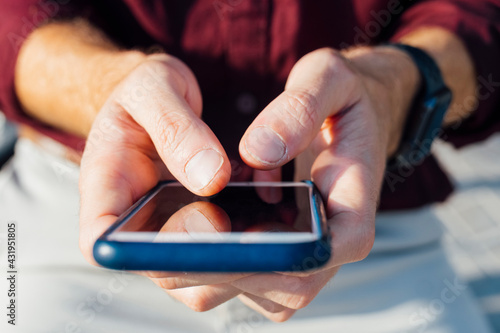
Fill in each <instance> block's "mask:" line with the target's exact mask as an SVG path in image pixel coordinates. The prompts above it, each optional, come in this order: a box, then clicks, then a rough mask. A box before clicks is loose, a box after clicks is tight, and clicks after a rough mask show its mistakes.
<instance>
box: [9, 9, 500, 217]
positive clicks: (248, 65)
mask: <svg viewBox="0 0 500 333" xmlns="http://www.w3.org/2000/svg"><path fill="white" fill-rule="evenodd" d="M407 3H410V4H409V5H408V4H407ZM77 16H79V17H85V18H87V19H88V20H89V21H91V22H92V23H93V24H95V25H96V26H98V27H99V28H101V29H102V30H103V31H104V32H105V33H107V34H108V36H109V37H110V38H112V39H113V40H114V41H115V42H117V43H118V44H119V45H121V46H123V47H125V48H141V49H154V50H158V49H161V50H164V51H165V52H168V53H169V54H172V55H175V56H177V57H179V58H180V59H181V60H183V61H184V62H185V63H186V64H187V65H188V66H189V67H190V68H191V69H192V70H193V72H194V73H195V75H196V77H197V79H198V82H199V84H200V87H201V91H202V94H203V104H204V111H203V112H204V113H203V118H204V120H205V121H206V122H207V124H208V125H209V126H210V127H211V128H212V130H213V131H214V132H215V134H216V135H217V136H218V138H219V139H220V141H221V142H222V144H223V146H224V147H225V149H226V151H227V153H228V155H229V157H230V158H231V159H232V160H233V164H234V167H233V171H234V173H235V174H237V173H239V174H240V176H241V175H245V174H248V170H246V169H245V167H244V166H243V165H242V164H241V163H242V162H241V160H240V158H239V154H238V142H239V140H240V138H241V136H242V135H243V133H244V131H245V129H246V128H247V126H248V125H249V124H250V123H251V121H252V120H253V119H254V118H255V116H256V115H257V114H258V113H259V112H260V111H261V110H262V109H263V108H264V107H265V106H266V105H267V104H268V103H269V102H270V101H271V100H272V99H273V98H275V97H276V96H277V95H278V94H280V93H281V92H282V91H283V88H284V84H285V81H286V79H287V76H288V73H289V72H290V69H291V68H292V66H293V65H294V64H295V62H296V61H297V60H298V59H299V58H300V57H301V56H303V55H304V54H306V53H308V52H310V51H313V50H315V49H318V48H321V47H325V46H328V47H333V48H345V47H348V46H350V45H354V44H378V43H381V42H384V41H389V40H397V39H398V37H400V36H402V35H404V34H406V33H408V32H410V31H412V30H415V29H417V28H419V27H422V26H439V27H443V28H445V29H448V30H450V31H452V32H454V33H455V34H456V35H458V36H459V37H460V38H461V39H462V40H463V41H464V43H465V45H466V47H467V48H468V50H469V52H470V54H471V56H472V58H473V61H474V64H475V67H476V72H477V77H478V87H479V99H480V104H479V107H478V109H477V111H476V112H475V113H474V114H473V116H471V117H470V118H469V119H467V120H466V121H464V122H462V123H461V124H460V125H459V126H456V127H452V128H448V129H446V130H445V131H444V132H443V135H441V138H443V139H445V140H447V141H449V142H451V143H452V144H454V145H455V146H457V147H460V146H463V145H465V144H468V143H470V142H474V141H478V140H481V139H484V138H486V137H488V136H489V135H490V134H492V133H493V132H496V131H498V130H500V112H499V111H500V110H498V106H499V100H500V93H499V90H500V89H498V88H499V86H500V2H499V1H494V0H484V1H479V0H456V1H451V0H435V1H432V0H428V1H425V0H424V1H416V0H414V1H407V2H406V1H399V0H389V1H387V0H353V1H348V0H336V1H332V0H324V1H319V0H314V1H311V0H303V1H300V0H275V1H271V0H198V1H187V0H175V1H160V0H144V1H132V0H122V1H120V0H114V1H112V0H108V1H97V0H95V1H79V0H38V1H36V0H17V1H8V0H5V1H1V9H0V73H1V74H0V109H1V110H3V112H4V113H5V114H6V115H7V117H9V118H10V119H12V120H14V121H17V122H21V123H24V124H27V125H29V126H32V127H34V128H36V129H37V130H39V131H40V132H42V133H44V134H46V135H48V136H50V137H52V138H54V139H56V140H58V141H60V142H62V143H64V144H66V145H68V146H70V147H73V148H76V149H79V150H82V149H83V147H84V140H83V139H82V138H78V137H75V136H72V135H69V134H67V133H64V132H62V131H60V130H58V129H55V128H52V127H50V126H47V125H45V124H42V123H40V122H39V121H37V120H35V119H33V118H30V117H29V116H27V115H26V114H25V113H24V112H23V111H22V110H21V108H20V106H19V102H18V100H17V98H16V96H15V93H14V88H13V76H14V67H15V63H16V58H17V54H18V51H19V48H20V46H21V45H22V42H23V40H24V39H25V37H26V36H27V35H28V34H29V33H30V32H31V31H32V30H33V29H34V28H35V27H36V26H38V25H40V24H41V23H43V22H44V21H46V20H50V19H61V18H73V17H77ZM234 161H236V162H234ZM406 171H407V172H406V173H405V174H404V175H398V177H399V176H402V177H401V178H387V179H386V180H385V181H384V188H383V191H382V198H381V209H405V208H411V207H418V206H421V205H423V204H426V203H430V202H435V201H441V200H444V199H445V198H446V196H447V195H448V194H449V193H450V192H451V191H452V186H451V184H450V182H449V180H448V178H447V177H446V175H445V174H444V173H443V172H442V171H441V169H440V168H439V166H438V164H437V163H436V160H435V159H434V158H433V157H432V156H431V157H429V158H427V159H426V160H425V162H424V163H423V164H421V165H420V166H418V167H416V168H415V169H410V170H406ZM290 173H291V170H290V168H289V169H288V172H287V175H288V177H290Z"/></svg>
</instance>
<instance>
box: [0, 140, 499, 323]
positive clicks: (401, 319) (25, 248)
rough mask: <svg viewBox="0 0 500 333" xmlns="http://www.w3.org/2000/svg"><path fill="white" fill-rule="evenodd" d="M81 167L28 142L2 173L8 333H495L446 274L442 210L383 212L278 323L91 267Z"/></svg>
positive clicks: (0, 248)
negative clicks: (11, 250) (319, 285)
mask: <svg viewBox="0 0 500 333" xmlns="http://www.w3.org/2000/svg"><path fill="white" fill-rule="evenodd" d="M78 172H79V170H78V167H77V166H76V165H73V164H71V163H70V162H67V161H66V160H62V159H60V158H58V157H55V156H53V155H50V154H48V153H46V152H44V151H41V150H40V149H39V148H38V147H36V146H35V145H33V144H32V143H31V142H29V141H26V140H22V139H21V140H20V141H19V142H18V143H17V146H16V153H15V155H14V157H13V158H12V159H11V161H10V162H9V163H8V164H7V165H6V166H5V167H4V168H3V169H2V171H1V172H0V269H1V274H2V278H0V304H1V305H2V306H1V308H2V309H3V310H2V311H3V312H0V318H2V319H1V320H0V321H1V322H0V328H1V329H0V331H1V332H37V333H38V332H50V333H59V332H61V333H62V332H92V333H98V332H182V333H185V332H196V333H200V332H203V333H204V332H208V333H210V332H238V333H239V332H241V333H247V332H248V333H263V332H277V333H279V332H290V333H292V332H300V333H305V332H380V333H382V332H384V333H389V332H394V333H404V332H429V333H430V332H432V333H437V332H439V333H445V332H446V333H449V332H458V333H460V332H464V333H470V332H474V333H487V332H491V330H490V329H489V327H488V324H487V323H486V320H485V319H484V317H483V315H482V313H481V312H480V310H479V308H478V306H477V304H476V302H475V300H474V299H473V297H472V296H471V293H470V291H469V288H468V287H467V285H465V284H463V283H462V282H461V281H460V280H459V279H458V278H457V276H456V274H455V273H454V271H453V270H452V269H451V267H450V265H449V264H448V262H447V260H446V257H445V254H444V251H443V247H442V245H441V227H440V223H439V221H438V219H437V217H436V213H435V212H436V210H437V209H439V207H435V206H430V207H425V208H422V209H418V210H412V211H404V212H393V213H380V214H378V216H377V222H376V223H377V224H376V225H377V229H376V240H375V245H374V248H373V250H372V252H371V254H370V255H369V256H368V258H367V259H365V260H363V261H362V262H359V263H354V264H349V265H345V266H344V267H343V268H342V269H341V270H340V272H339V274H337V276H336V277H335V278H334V279H333V280H332V281H330V282H329V283H328V284H327V285H326V286H325V288H323V290H322V291H321V292H320V294H319V295H318V296H317V297H316V298H315V300H314V301H313V302H312V303H311V304H310V305H309V306H308V307H306V308H305V309H302V310H299V311H298V312H297V313H296V314H295V316H294V317H292V319H290V320H289V321H287V322H285V323H279V324H277V323H272V322H270V321H268V320H267V319H265V318H264V317H263V316H261V315H259V314H257V313H255V312H253V311H252V310H250V309H248V308H246V307H245V306H244V305H242V304H241V303H240V302H239V301H238V300H232V301H230V302H227V303H225V304H223V305H221V306H219V307H217V308H215V309H213V310H211V311H208V312H205V313H195V312H193V311H191V310H190V309H189V308H187V307H186V306H184V305H183V304H181V303H179V302H177V301H174V300H172V299H171V298H170V297H169V296H168V295H167V294H166V293H164V292H163V291H162V290H161V289H159V288H158V287H157V286H155V285H154V284H153V283H152V282H150V281H149V280H148V279H146V278H143V277H140V276H136V275H133V274H129V273H124V272H119V271H111V270H106V269H102V268H97V267H93V266H91V265H90V264H88V263H87V262H86V261H85V260H84V259H83V257H82V255H81V254H80V251H79V248H78V204H79V202H78V201H79V194H78V186H77V183H78ZM10 222H15V223H16V226H17V231H16V233H17V244H16V251H17V270H18V273H17V284H16V288H15V289H16V326H13V325H10V324H8V323H7V321H8V320H9V317H7V313H8V311H9V310H8V309H7V308H6V306H5V305H7V301H8V299H7V291H8V289H9V281H7V277H8V276H7V271H8V266H7V244H6V240H7V230H8V228H7V224H8V223H10Z"/></svg>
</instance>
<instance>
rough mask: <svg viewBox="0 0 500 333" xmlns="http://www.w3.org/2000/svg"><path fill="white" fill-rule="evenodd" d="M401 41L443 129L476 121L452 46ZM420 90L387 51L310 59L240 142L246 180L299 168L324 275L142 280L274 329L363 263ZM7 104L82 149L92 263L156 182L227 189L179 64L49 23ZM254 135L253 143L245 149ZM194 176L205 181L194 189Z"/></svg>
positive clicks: (467, 72)
mask: <svg viewBox="0 0 500 333" xmlns="http://www.w3.org/2000/svg"><path fill="white" fill-rule="evenodd" d="M401 41H402V42H404V43H407V44H410V45H414V46H418V47H421V48H422V49H424V50H426V51H427V52H428V53H429V54H431V55H432V56H433V57H434V58H435V60H436V61H437V63H438V65H439V66H440V68H441V71H442V73H443V77H444V80H445V81H446V83H447V84H448V86H449V87H450V88H451V90H452V91H453V96H454V97H453V102H452V105H453V107H451V108H450V109H449V110H448V113H447V115H446V118H445V122H444V126H447V125H449V124H451V123H454V122H457V121H460V120H462V119H464V118H465V117H467V116H468V115H469V113H470V112H472V110H467V109H464V108H463V107H461V106H462V105H470V103H467V104H465V103H464V101H465V100H466V98H468V97H469V98H470V96H475V88H476V87H475V79H474V78H475V73H474V68H473V64H472V62H471V59H470V57H469V55H468V53H467V50H466V49H465V47H464V45H463V44H462V42H461V41H460V40H459V39H458V38H457V37H456V36H454V35H453V34H451V33H449V32H447V31H445V30H442V29H440V28H434V27H426V28H422V29H420V30H417V31H415V32H413V33H411V34H409V35H406V36H404V37H403V38H402V40H401ZM450 59H452V61H450ZM47 82H50V84H47ZM419 85H420V79H419V75H418V71H417V69H416V67H415V65H414V64H413V63H412V61H411V59H410V58H409V57H408V56H407V55H406V54H405V53H403V52H401V51H399V50H396V49H394V48H390V47H361V48H355V49H352V50H348V51H344V52H339V51H336V50H333V49H320V50H316V51H313V52H311V53H309V54H307V55H306V56H304V57H303V58H302V59H300V60H299V61H298V62H297V63H296V65H295V66H294V68H293V69H292V71H291V73H290V75H289V77H288V81H287V84H286V88H285V90H284V92H283V93H282V94H281V95H279V96H278V97H277V98H276V99H275V100H274V101H273V102H271V103H270V104H269V105H268V106H267V107H266V108H265V109H264V110H263V111H262V112H261V113H260V114H259V116H258V117H257V118H256V119H255V120H254V122H253V123H252V124H251V125H250V127H249V128H248V130H247V131H246V133H245V134H244V136H243V137H242V138H241V142H240V154H241V156H242V158H243V160H244V161H245V162H246V163H247V164H248V165H250V166H252V167H254V168H256V171H255V173H254V179H255V180H279V178H280V167H281V166H282V165H283V164H284V163H286V162H287V161H289V160H292V159H294V158H296V157H297V158H296V164H297V177H298V178H312V179H313V180H314V181H315V183H316V184H317V185H318V187H319V189H320V191H321V193H322V195H323V197H324V199H325V201H326V204H327V211H328V217H329V220H328V224H329V226H330V229H331V232H332V239H333V240H332V248H333V254H334V255H333V257H332V259H331V260H330V262H329V263H328V264H327V265H326V266H325V267H323V268H321V269H319V270H314V271H308V272H306V273H273V274H253V275H249V274H218V275H210V274H179V273H170V272H142V273H141V274H143V275H146V276H148V277H150V278H151V279H152V280H153V281H154V282H155V283H156V284H157V285H159V286H160V287H161V288H163V289H165V291H166V292H167V293H169V294H170V295H171V296H173V297H174V298H176V299H178V300H180V301H181V302H183V303H185V304H186V305H187V306H189V307H190V308H192V309H193V310H195V311H206V310H209V309H212V308H213V307H215V306H217V305H219V304H221V303H223V302H226V301H227V300H229V299H231V298H234V297H239V298H240V299H241V301H242V302H244V303H245V304H246V305H248V306H249V307H251V308H253V309H255V310H256V311H258V312H260V313H262V314H263V315H265V316H266V317H268V318H269V319H271V320H273V321H284V320H287V319H288V318H290V317H291V316H292V315H293V313H294V312H295V311H296V310H297V309H301V308H303V307H305V306H307V304H309V303H310V302H311V301H312V300H313V299H314V297H315V296H316V295H317V293H318V292H319V291H320V290H321V289H322V287H323V286H324V285H325V284H326V283H327V282H328V281H329V280H330V279H331V278H332V277H333V276H334V275H335V274H336V272H337V271H338V270H339V268H340V266H341V265H343V264H345V263H350V262H355V261H359V260H362V259H363V258H365V257H366V256H367V255H368V253H369V252H370V249H371V247H372V245H373V241H374V232H375V213H376V208H377V200H378V196H379V192H380V187H381V183H382V178H383V174H384V168H385V163H386V159H387V157H389V156H391V155H392V154H393V153H394V152H395V150H396V149H397V147H398V144H399V140H400V137H401V133H402V130H403V127H404V123H405V119H406V116H407V112H408V109H409V106H410V105H411V103H412V99H413V98H414V96H415V94H416V93H417V91H418V89H419ZM16 92H17V94H18V96H19V100H20V102H21V104H22V106H23V107H24V108H25V110H26V112H28V113H29V114H30V115H32V116H33V117H35V118H38V119H41V120H43V121H45V122H46V123H48V124H51V125H53V126H56V127H59V128H62V129H64V130H67V131H69V132H72V133H76V134H80V135H83V136H87V137H88V140H87V145H86V148H85V152H84V154H83V158H82V164H81V176H80V192H81V210H80V247H81V250H82V252H83V254H84V256H85V257H86V259H87V260H88V261H89V262H91V263H95V262H94V260H93V257H92V254H91V249H92V245H93V243H94V241H95V239H96V238H97V237H98V236H99V235H100V234H101V233H102V232H103V231H104V230H105V229H107V228H108V227H109V225H110V224H112V223H113V222H114V220H115V219H116V217H117V216H118V215H119V214H120V213H121V212H123V211H124V210H125V209H126V208H128V207H129V206H130V205H131V204H132V203H133V202H134V201H135V200H137V199H138V198H139V197H140V196H142V195H143V194H144V193H145V192H146V191H147V190H149V189H150V188H151V187H153V186H154V185H155V184H156V183H157V181H158V180H159V179H166V178H170V179H172V178H176V179H178V180H179V181H180V182H181V183H182V184H184V185H185V186H186V187H187V188H188V189H190V190H191V191H192V192H194V193H196V194H199V195H211V194H214V193H217V192H218V191H219V190H221V189H222V188H223V187H224V186H225V184H226V183H227V182H228V180H229V177H230V163H229V161H228V158H227V156H226V154H225V152H224V149H223V147H222V146H221V145H220V143H219V141H218V140H217V138H216V137H215V135H214V134H213V133H212V131H211V130H210V129H209V128H208V127H207V126H206V125H205V124H204V123H203V122H202V121H201V120H200V115H201V111H202V98H201V95H200V91H199V88H198V85H197V82H196V79H195V77H194V75H193V73H192V72H191V71H190V70H189V68H187V66H186V65H184V64H183V63H182V62H181V61H180V60H179V59H176V58H174V57H171V56H169V55H166V54H159V55H149V56H147V55H145V54H142V53H141V52H138V51H127V50H119V49H118V48H117V47H116V46H115V45H114V44H113V43H112V42H111V41H109V40H108V39H107V38H106V37H105V36H104V35H103V34H102V33H101V32H99V31H97V30H96V29H94V28H92V27H90V26H88V25H87V24H86V23H85V22H81V21H78V22H66V23H51V24H48V25H45V26H43V27H41V28H39V29H37V30H35V31H34V32H33V33H32V34H31V35H30V37H29V38H28V40H27V41H26V42H25V44H24V45H23V47H22V50H21V53H20V57H19V60H18V63H17V66H16ZM464 110H465V111H464ZM254 131H257V132H258V133H259V135H258V138H259V139H258V140H254V141H252V140H253V139H252V133H253V132H254ZM263 134H265V135H263ZM272 135H275V136H276V137H278V138H280V139H281V141H282V143H280V144H277V145H276V147H277V148H276V149H274V152H275V153H274V154H271V152H272V151H273V150H272V149H268V147H270V144H271V143H272V139H271V138H272ZM198 152H203V154H202V155H201V157H203V159H202V160H204V161H208V160H209V159H210V160H211V163H210V164H211V165H212V168H211V169H212V172H206V170H204V169H203V167H200V166H198V164H199V163H194V167H192V168H190V167H189V161H190V160H191V159H192V158H193V157H194V156H195V155H196V153H198ZM194 161H195V162H196V159H195V160H194ZM205 169H207V168H205ZM208 169H210V168H208ZM190 172H191V173H192V174H200V173H203V172H205V174H204V176H203V177H198V178H196V177H195V178H193V176H192V174H191V176H190Z"/></svg>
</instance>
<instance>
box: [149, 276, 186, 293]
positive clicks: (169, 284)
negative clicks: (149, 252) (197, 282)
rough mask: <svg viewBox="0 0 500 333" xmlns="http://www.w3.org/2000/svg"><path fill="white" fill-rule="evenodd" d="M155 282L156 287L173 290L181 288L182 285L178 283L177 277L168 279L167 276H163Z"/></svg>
mask: <svg viewBox="0 0 500 333" xmlns="http://www.w3.org/2000/svg"><path fill="white" fill-rule="evenodd" d="M155 283H156V284H157V285H158V287H160V288H162V289H166V290H173V289H178V288H181V287H182V286H181V285H180V284H179V282H178V280H177V279H175V278H174V279H169V278H166V279H165V278H164V279H156V280H155Z"/></svg>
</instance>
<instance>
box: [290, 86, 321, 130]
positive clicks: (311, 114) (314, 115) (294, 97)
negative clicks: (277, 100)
mask: <svg viewBox="0 0 500 333" xmlns="http://www.w3.org/2000/svg"><path fill="white" fill-rule="evenodd" d="M285 94H286V98H285V101H286V102H285V105H284V107H283V111H284V113H286V116H288V118H292V119H294V120H295V122H296V123H297V124H298V125H299V126H301V127H303V128H305V129H311V128H313V127H314V126H316V125H317V124H318V123H319V120H320V119H319V118H320V115H319V112H318V111H319V102H318V99H317V98H316V96H314V95H313V94H311V93H309V92H307V91H293V92H285Z"/></svg>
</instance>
